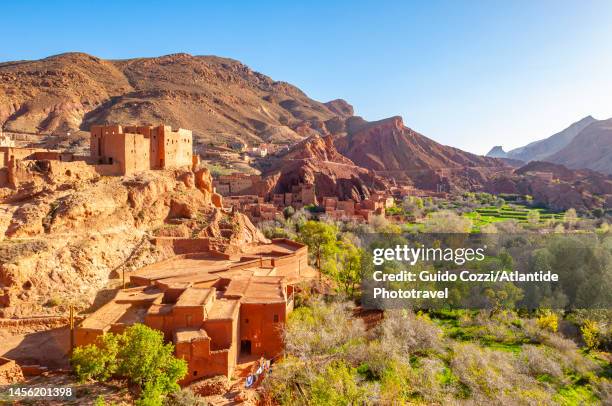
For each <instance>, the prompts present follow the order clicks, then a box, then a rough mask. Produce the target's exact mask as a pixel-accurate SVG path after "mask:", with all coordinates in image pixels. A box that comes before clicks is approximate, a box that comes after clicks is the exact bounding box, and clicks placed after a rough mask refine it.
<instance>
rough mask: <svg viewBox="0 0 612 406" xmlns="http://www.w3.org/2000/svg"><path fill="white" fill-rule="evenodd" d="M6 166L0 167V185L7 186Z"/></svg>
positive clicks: (8, 184) (7, 174)
mask: <svg viewBox="0 0 612 406" xmlns="http://www.w3.org/2000/svg"><path fill="white" fill-rule="evenodd" d="M0 158H1V157H0ZM9 186H10V183H9V173H8V168H0V187H9Z"/></svg>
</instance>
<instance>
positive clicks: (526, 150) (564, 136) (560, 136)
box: [487, 116, 597, 162]
mask: <svg viewBox="0 0 612 406" xmlns="http://www.w3.org/2000/svg"><path fill="white" fill-rule="evenodd" d="M596 121H597V120H596V119H594V118H593V117H591V116H587V117H584V118H583V119H581V120H579V121H576V122H575V123H573V124H572V125H570V126H569V127H567V128H566V129H564V130H562V131H559V132H558V133H556V134H553V135H551V136H550V137H548V138H545V139H543V140H539V141H534V142H532V143H530V144H527V145H525V146H524V147H520V148H515V149H513V150H510V151H508V152H507V153H505V154H506V155H505V156H500V155H499V154H501V153H502V152H503V149H501V147H499V149H498V147H494V148H493V149H492V150H491V151H489V153H488V154H487V156H490V157H496V158H512V159H516V160H520V161H524V162H529V161H538V160H539V161H542V160H547V157H548V156H550V155H553V154H555V153H556V152H558V151H560V150H561V149H563V148H564V147H565V146H567V145H568V144H569V143H570V142H571V141H572V140H573V139H574V137H576V136H577V135H578V134H579V133H580V132H581V131H582V130H584V129H585V128H586V127H588V126H589V125H590V124H592V123H594V122H596ZM500 150H501V151H500Z"/></svg>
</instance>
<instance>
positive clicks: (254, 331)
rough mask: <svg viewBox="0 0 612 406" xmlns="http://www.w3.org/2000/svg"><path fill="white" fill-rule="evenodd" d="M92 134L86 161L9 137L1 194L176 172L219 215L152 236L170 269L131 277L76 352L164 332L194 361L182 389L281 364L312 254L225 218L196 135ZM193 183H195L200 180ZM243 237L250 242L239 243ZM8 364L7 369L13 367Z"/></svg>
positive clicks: (131, 130) (130, 129)
mask: <svg viewBox="0 0 612 406" xmlns="http://www.w3.org/2000/svg"><path fill="white" fill-rule="evenodd" d="M90 132H91V138H90V155H89V156H77V155H74V154H70V153H64V152H61V151H49V150H44V149H36V148H20V147H16V146H15V144H14V142H12V140H11V139H10V138H9V137H4V136H3V138H2V142H3V146H2V147H0V153H1V154H2V163H3V165H4V167H2V171H3V174H4V178H3V182H4V184H3V186H5V185H8V186H10V187H14V188H16V187H17V186H19V185H24V184H26V183H27V182H29V181H30V179H29V178H28V177H32V176H34V175H32V173H33V172H37V171H39V170H40V171H42V172H49V173H54V172H55V173H59V174H60V175H61V176H63V177H70V176H72V174H71V172H74V176H77V177H80V178H81V179H84V178H87V176H86V175H87V174H89V175H94V174H95V175H96V176H102V177H105V176H113V177H118V176H124V177H126V179H127V178H129V176H130V175H134V174H136V175H138V174H140V175H142V174H143V173H146V172H147V171H151V170H153V171H155V170H167V171H172V170H175V171H178V172H177V173H178V174H179V175H178V176H179V178H180V179H183V183H185V184H191V183H202V182H204V183H205V184H204V185H203V186H201V190H202V191H203V192H206V193H207V194H209V195H210V200H209V201H210V203H209V204H210V205H211V206H212V207H213V208H214V211H213V212H212V216H211V218H210V224H209V225H208V227H207V228H205V229H204V230H202V231H200V232H199V234H197V235H190V236H189V237H181V236H164V235H157V236H155V237H154V238H153V239H152V240H151V243H152V244H153V245H154V246H155V249H156V250H157V251H159V252H163V253H165V255H164V256H163V260H161V261H159V262H154V263H152V264H149V265H147V266H144V267H141V268H140V269H137V270H135V271H133V272H130V273H129V275H128V276H127V279H124V282H123V283H124V289H119V290H118V291H117V293H116V295H115V296H114V298H112V299H111V300H110V301H108V302H107V303H106V304H104V305H102V306H101V307H99V308H98V309H97V310H95V311H94V312H93V313H90V314H89V315H88V316H86V318H85V319H84V320H83V321H82V322H81V323H79V324H78V325H77V326H76V328H75V330H74V333H73V338H74V344H75V345H77V346H81V345H87V344H92V343H96V339H97V337H99V336H101V335H103V334H105V333H108V332H113V333H119V332H121V331H123V330H124V329H125V328H127V327H128V326H130V325H133V324H134V323H144V324H146V325H148V326H150V327H152V328H155V329H158V330H161V331H162V332H163V333H164V336H165V338H166V340H167V341H168V342H172V343H173V344H174V345H175V350H176V355H177V356H179V357H181V358H184V359H185V360H187V361H188V367H189V373H188V375H186V377H185V378H184V379H183V380H182V383H188V382H190V381H192V380H196V379H200V378H202V377H209V376H215V375H226V376H228V377H229V376H231V375H232V373H233V371H234V368H235V366H236V365H237V362H238V359H239V357H240V356H256V357H265V358H267V359H271V358H273V357H276V356H278V355H279V354H280V353H281V351H282V348H283V341H282V329H283V326H284V324H285V322H286V320H287V316H288V314H289V313H290V312H291V311H292V309H293V297H294V292H295V291H296V289H298V285H300V284H302V283H304V282H307V281H313V280H316V279H317V276H318V272H317V271H315V270H314V269H313V268H311V267H310V266H309V265H308V249H307V247H306V246H305V245H303V244H299V243H297V242H293V241H290V240H286V239H276V240H272V241H269V240H266V239H265V238H264V237H263V236H261V235H259V236H258V235H256V234H258V233H259V232H258V231H257V230H255V229H254V228H253V226H252V225H251V224H246V223H248V220H246V219H242V220H241V219H240V218H236V215H234V213H233V211H232V209H223V207H222V198H221V196H220V195H218V194H217V193H215V192H214V189H213V188H212V182H211V181H210V180H208V181H207V180H206V179H200V178H201V177H202V176H203V175H201V172H202V171H201V170H200V171H197V168H198V163H199V160H198V157H197V155H194V154H193V152H192V151H193V147H192V134H191V131H188V130H183V129H178V130H173V129H171V128H170V127H168V126H164V125H158V126H124V127H122V126H120V125H108V126H93V127H92V128H91V131H90ZM181 171H183V172H181ZM191 171H193V172H191ZM170 173H172V172H170ZM205 173H206V174H208V172H207V171H206V170H205ZM186 174H192V175H193V174H196V176H195V180H189V179H193V178H190V177H186V176H185V175H186ZM198 174H200V175H198ZM208 177H209V179H210V175H208ZM134 199H136V197H134ZM169 210H170V212H169V214H168V216H167V219H169V220H172V219H173V218H177V217H178V218H181V219H182V220H185V219H188V218H190V217H193V216H192V214H191V213H187V212H188V211H189V210H191V209H190V208H189V206H188V205H186V204H185V203H182V202H180V201H175V200H173V201H171V202H170V203H169ZM224 212H226V213H225V214H224ZM223 216H229V218H234V220H233V223H231V224H227V223H223V221H224V220H222V217H223ZM245 222H246V223H245ZM232 224H233V225H232ZM236 228H239V229H240V230H238V231H237V230H236ZM240 233H242V234H243V235H245V234H246V235H247V237H244V236H243V237H240V236H237V235H236V234H240ZM161 234H163V233H161ZM30 283H31V282H30ZM2 298H6V300H4V301H2V300H0V304H3V305H4V306H8V305H9V304H10V303H9V302H10V300H11V299H10V298H11V296H10V295H4V296H0V299H2ZM10 362H11V361H10V360H7V361H6V363H5V364H6V367H5V369H7V370H8V369H10V368H9V367H10V366H11V365H13V364H11V363H10ZM7 374H8V372H7ZM11 376H12V375H11ZM7 379H8V378H7Z"/></svg>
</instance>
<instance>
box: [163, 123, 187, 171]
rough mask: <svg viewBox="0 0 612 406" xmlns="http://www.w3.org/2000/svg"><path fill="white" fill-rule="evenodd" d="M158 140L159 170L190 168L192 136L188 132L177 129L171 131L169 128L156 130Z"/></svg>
mask: <svg viewBox="0 0 612 406" xmlns="http://www.w3.org/2000/svg"><path fill="white" fill-rule="evenodd" d="M156 130H157V136H158V137H159V138H160V143H159V159H163V161H160V167H161V169H166V168H176V167H180V166H191V165H192V164H193V145H192V143H193V135H192V133H191V131H190V130H185V129H182V128H179V129H178V130H177V131H172V128H171V127H169V126H159V127H157V128H156Z"/></svg>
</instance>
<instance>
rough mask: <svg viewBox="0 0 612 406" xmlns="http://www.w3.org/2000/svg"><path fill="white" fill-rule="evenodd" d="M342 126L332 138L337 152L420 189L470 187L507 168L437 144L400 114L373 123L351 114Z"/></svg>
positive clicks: (357, 163) (504, 165)
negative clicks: (343, 132) (341, 132)
mask: <svg viewBox="0 0 612 406" xmlns="http://www.w3.org/2000/svg"><path fill="white" fill-rule="evenodd" d="M346 127H347V135H346V136H344V137H338V138H336V141H335V145H336V148H337V149H338V151H339V152H340V153H341V154H343V155H345V156H347V157H348V158H350V159H351V160H352V161H353V162H354V163H355V164H356V165H358V166H361V167H364V168H367V169H371V170H374V171H376V172H377V173H379V174H381V175H383V176H386V177H389V178H395V179H410V180H412V181H413V182H414V183H415V184H416V186H418V187H421V188H424V189H433V190H436V188H437V187H440V185H442V187H444V188H446V189H449V188H450V187H457V188H467V189H471V188H473V187H474V186H476V185H480V184H482V182H483V181H485V180H486V178H487V176H489V174H490V173H493V172H495V171H498V170H507V169H508V167H507V166H506V164H505V163H503V162H502V161H500V160H497V159H494V158H486V157H482V156H478V155H474V154H470V153H469V152H464V151H461V150H459V149H457V148H453V147H448V146H445V145H441V144H438V143H437V142H435V141H433V140H431V139H429V138H427V137H425V136H423V135H422V134H419V133H418V132H416V131H414V130H412V129H410V128H408V127H406V126H405V125H404V123H403V120H402V118H401V117H391V118H388V119H384V120H380V121H376V122H367V121H365V120H363V119H361V118H360V117H351V118H349V119H348V120H347V121H346ZM447 191H448V190H447Z"/></svg>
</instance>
